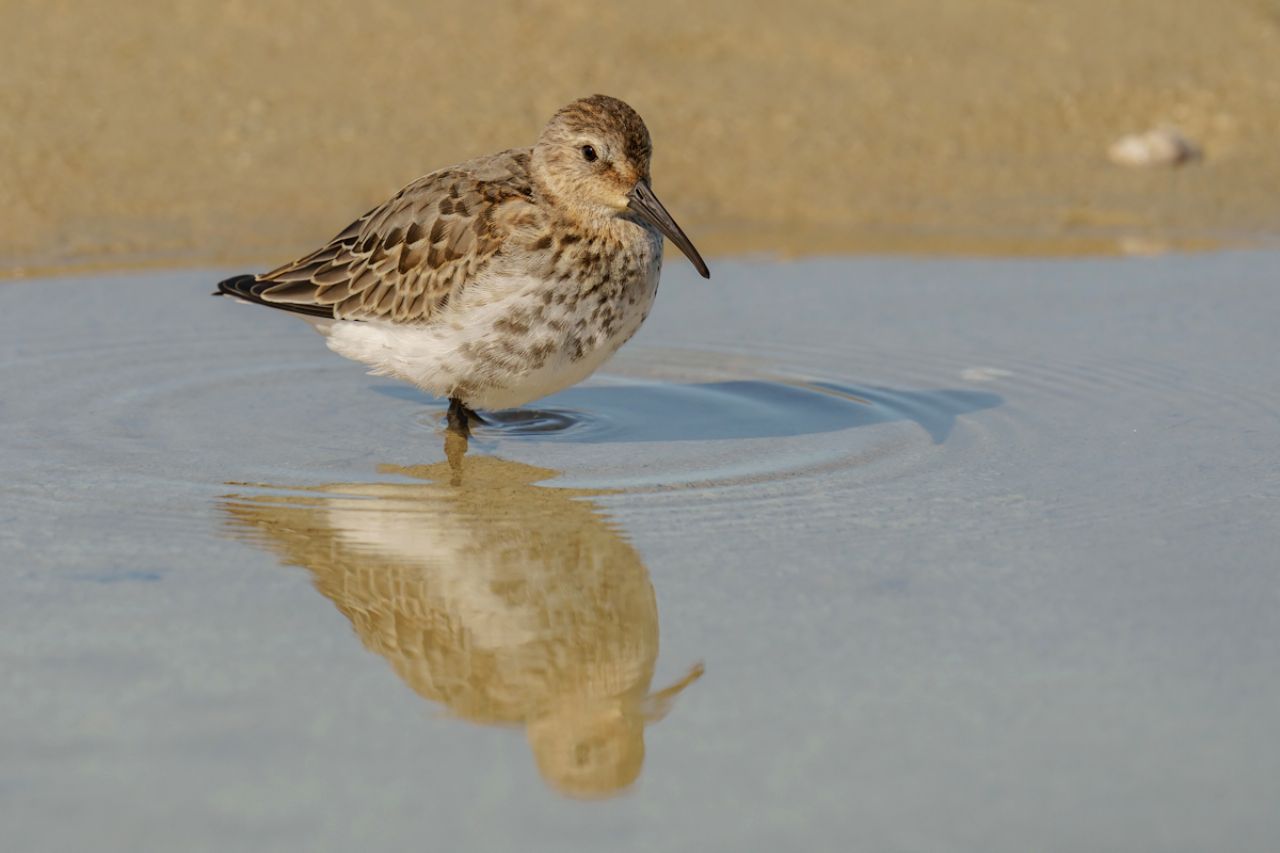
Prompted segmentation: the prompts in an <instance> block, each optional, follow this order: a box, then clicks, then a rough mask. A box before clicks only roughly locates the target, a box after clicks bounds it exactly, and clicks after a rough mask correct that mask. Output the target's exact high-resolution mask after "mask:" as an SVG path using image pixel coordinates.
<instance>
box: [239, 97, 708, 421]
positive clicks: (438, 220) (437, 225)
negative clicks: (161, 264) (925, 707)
mask: <svg viewBox="0 0 1280 853" xmlns="http://www.w3.org/2000/svg"><path fill="white" fill-rule="evenodd" d="M651 150H652V149H651V145H650V141H649V131H648V129H647V128H646V127H645V125H644V122H643V121H642V120H641V118H640V116H639V115H638V114H637V113H636V111H635V110H633V109H632V108H631V107H629V106H628V105H627V104H625V103H623V102H622V101H620V100H618V99H616V98H610V97H607V96H605V95H594V96H592V97H590V98H583V99H581V100H578V101H574V102H573V103H571V104H569V105H568V106H566V107H564V108H563V109H561V110H560V111H559V112H557V113H556V114H555V116H553V117H552V119H551V121H550V122H549V123H548V124H547V126H546V128H545V129H544V130H543V131H542V134H541V136H539V138H538V141H537V143H535V144H534V146H533V147H532V148H513V149H511V150H508V151H502V152H500V153H497V154H491V155H489V156H487V157H480V158H477V159H475V160H469V161H467V162H465V163H461V164H459V165H457V166H452V167H450V168H447V169H441V170H440V171H438V172H432V173H431V174H429V175H426V176H424V177H421V178H418V179H417V180H416V181H414V182H413V183H411V184H409V185H408V186H406V187H405V188H404V189H402V190H401V191H400V192H398V193H396V194H395V195H394V196H392V198H391V199H390V200H388V201H386V202H384V203H383V204H380V205H378V206H377V207H375V208H374V209H373V210H370V211H369V212H368V213H366V214H365V215H364V216H361V217H360V218H359V219H357V220H356V221H355V222H353V223H351V225H349V226H347V228H345V229H344V230H343V231H342V232H341V233H340V234H338V235H337V236H336V237H334V238H333V239H332V240H330V241H329V242H328V243H327V244H326V245H325V246H323V247H322V248H320V249H317V250H316V251H314V252H312V253H311V254H309V255H306V256H305V257H302V258H300V259H298V260H296V261H294V262H292V263H289V264H285V265H284V266H282V267H279V268H277V269H274V270H272V271H271V272H268V273H264V274H262V275H240V276H235V277H233V278H229V279H227V280H226V281H224V282H222V283H220V284H219V285H218V290H219V292H220V293H223V294H227V295H230V296H235V297H239V298H240V299H243V300H247V301H249V302H254V303H257V304H261V305H267V306H270V307H273V308H281V309H284V310H287V311H292V312H296V313H298V314H300V315H303V316H304V317H306V318H307V319H308V320H310V321H311V322H312V323H313V325H315V326H316V327H317V328H318V329H319V330H320V331H321V332H322V333H323V334H324V335H325V336H326V339H327V342H328V345H329V348H330V349H332V350H333V351H334V352H337V353H339V354H340V355H343V356H346V357H347V358H350V359H354V360H355V361H359V362H362V363H363V364H366V365H368V366H369V367H370V368H372V369H371V371H370V372H371V373H374V374H377V375H385V376H395V377H398V378H400V379H404V380H407V381H409V382H412V383H413V384H414V385H417V386H418V387H420V388H422V389H423V390H425V391H427V392H429V393H431V394H434V395H436V396H438V397H447V398H448V399H449V425H450V427H451V428H453V429H454V430H456V431H458V432H461V433H462V434H464V435H465V434H467V432H468V431H469V423H470V422H471V421H472V420H473V419H478V416H477V415H476V413H475V411H474V410H475V409H506V408H511V407H515V406H520V405H523V404H525V403H527V402H529V401H530V400H535V399H537V398H539V397H543V396H546V395H548V394H551V393H554V392H556V391H559V390H561V389H563V388H567V387H569V386H570V385H573V384H575V383H577V382H580V381H582V380H583V379H585V378H587V377H588V376H590V375H591V374H592V373H593V372H594V371H595V370H596V369H597V368H598V367H600V365H602V364H603V363H604V362H605V361H606V360H608V359H609V357H610V356H612V355H613V354H614V353H615V352H617V351H618V348H619V347H621V346H622V345H623V344H624V343H626V342H627V341H628V340H629V339H630V338H631V336H632V335H634V334H635V333H636V330H637V329H639V328H640V324H641V323H643V322H644V319H645V318H646V317H647V316H648V314H649V309H650V307H652V305H653V299H654V295H655V294H656V293H657V290H658V277H659V274H660V271H661V268H662V236H663V235H664V234H665V235H666V236H667V237H668V238H670V240H671V241H672V242H673V243H675V244H676V245H677V246H678V247H680V250H681V251H683V252H684V254H685V255H686V256H687V257H688V258H689V260H691V261H692V262H693V264H694V266H695V267H697V269H698V272H699V273H701V274H702V276H703V277H704V278H710V273H709V272H708V270H707V265H706V264H705V263H704V262H703V260H702V257H701V256H700V255H699V254H698V250H697V249H695V248H694V246H693V244H692V243H691V242H690V241H689V238H688V237H686V236H685V234H684V232H683V231H682V230H680V226H679V225H677V224H676V222H675V220H674V219H672V218H671V215H670V214H669V213H667V211H666V209H665V208H664V207H663V206H662V203H661V202H659V201H658V198H657V196H655V195H654V193H653V187H652V186H651V184H650V177H649V158H650V153H651Z"/></svg>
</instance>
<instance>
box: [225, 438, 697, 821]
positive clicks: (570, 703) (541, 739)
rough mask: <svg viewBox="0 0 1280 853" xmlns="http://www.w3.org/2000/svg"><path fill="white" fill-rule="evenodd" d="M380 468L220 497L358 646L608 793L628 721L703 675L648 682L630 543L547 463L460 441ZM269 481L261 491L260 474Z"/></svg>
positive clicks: (642, 585)
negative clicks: (383, 476)
mask: <svg viewBox="0 0 1280 853" xmlns="http://www.w3.org/2000/svg"><path fill="white" fill-rule="evenodd" d="M446 455H447V457H448V459H447V461H445V462H441V463H438V464H435V465H423V466H410V467H400V466H394V465H386V466H382V467H381V468H380V470H381V471H382V472H383V473H391V474H397V475H403V476H405V477H407V478H411V479H412V480H413V482H404V483H367V484H343V485H329V486H322V487H316V488H305V489H290V490H284V491H286V492H287V493H286V494H274V495H263V494H255V495H250V496H244V495H236V496H231V497H228V498H227V499H226V500H225V501H224V502H223V508H224V510H225V512H226V513H227V515H228V518H229V519H230V521H231V524H232V526H233V527H234V528H235V529H236V530H237V531H239V532H240V533H241V534H242V535H244V536H246V537H247V538H249V539H251V540H253V541H255V542H257V543H259V544H262V545H265V546H266V547H268V548H270V549H271V550H273V551H274V552H276V554H277V555H278V556H279V557H280V559H281V561H282V562H284V563H286V564H290V565H297V566H302V567H303V568H305V569H307V570H308V571H309V572H310V573H311V575H312V580H313V582H314V583H315V587H316V589H318V590H319V591H320V592H321V593H323V594H324V595H325V597H327V598H328V599H329V600H330V601H332V602H333V603H334V605H335V606H336V607H337V608H338V609H339V610H340V611H341V612H342V613H343V614H344V615H345V616H346V617H347V618H348V619H350V620H351V625H352V627H353V628H355V631H356V634H357V635H359V637H360V639H361V641H362V642H363V643H364V645H365V647H366V648H367V649H369V650H370V651H373V652H377V653H378V654H380V655H382V656H383V657H384V658H386V660H387V662H388V663H389V664H391V668H392V669H393V670H395V672H396V674H397V675H399V676H400V678H401V679H403V680H404V682H405V683H406V684H407V685H409V687H411V688H412V689H413V690H414V691H416V692H417V693H418V694H420V695H421V696H423V697H424V698H426V699H428V700H430V701H432V702H438V703H440V704H442V705H444V706H445V707H446V708H447V709H448V710H449V711H450V712H451V713H452V714H453V715H456V716H457V717H460V718H462V719H465V720H469V721H471V722H475V723H484V724H491V725H521V726H523V727H524V730H525V734H526V737H527V739H528V743H529V746H530V748H531V749H532V752H533V755H534V758H535V760H536V762H537V766H538V769H539V771H540V772H541V774H542V776H543V778H544V779H545V780H546V781H547V782H548V783H549V784H550V785H552V786H553V787H554V788H556V789H557V790H559V791H561V792H562V793H565V794H568V795H571V796H579V797H599V796H608V795H610V794H614V793H618V792H620V791H622V790H624V789H625V788H626V787H628V786H629V785H631V784H632V783H633V782H634V781H635V780H636V779H637V778H638V776H639V774H640V770H641V767H642V765H643V762H644V751H645V747H644V729H645V726H646V725H648V724H649V723H652V722H656V721H658V720H660V719H662V717H663V716H665V715H666V713H667V711H668V710H669V709H670V706H671V703H672V701H673V700H674V699H675V698H676V696H677V695H678V694H679V693H680V691H682V690H683V689H684V688H685V687H686V686H688V685H689V684H690V683H692V682H693V681H695V680H696V679H697V678H698V677H699V676H700V675H701V674H702V667H701V664H699V665H696V666H694V667H693V668H692V669H691V670H690V671H689V673H688V674H687V675H686V676H685V677H684V678H682V679H681V680H680V681H678V682H677V683H675V684H673V685H671V686H670V687H667V688H665V689H662V690H658V691H656V692H650V690H649V686H650V682H651V680H652V678H653V669H654V662H655V660H656V658H657V655H658V610H657V604H656V602H655V600H654V594H653V586H652V585H651V584H650V582H649V573H648V571H647V570H646V569H645V567H644V565H643V564H642V563H641V562H640V557H639V555H638V554H637V553H636V551H635V549H634V548H632V547H631V545H629V544H628V543H627V542H626V541H625V540H624V539H623V537H622V535H621V534H620V533H619V531H618V530H617V529H616V528H615V527H614V526H613V524H612V523H611V522H610V521H608V520H607V519H606V518H605V517H604V515H603V514H602V513H601V510H600V509H599V507H597V506H596V505H595V504H593V503H592V502H591V501H590V500H589V498H590V497H591V496H592V495H598V494H600V493H599V492H588V491H583V490H571V489H561V488H549V487H545V486H539V485H537V483H539V482H541V481H543V480H547V479H549V478H551V477H554V476H555V475H556V474H557V472H555V471H551V470H547V469H543V468H535V467H532V466H529V465H523V464H520V463H516V462H509V461H505V460H502V459H496V458H493V457H488V456H470V457H468V456H467V455H466V439H465V438H463V437H462V436H460V435H456V434H454V433H450V434H449V435H448V437H447V439H446ZM271 488H274V487H271Z"/></svg>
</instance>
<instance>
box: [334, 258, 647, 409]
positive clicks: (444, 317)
mask: <svg viewBox="0 0 1280 853" xmlns="http://www.w3.org/2000/svg"><path fill="white" fill-rule="evenodd" d="M657 279H658V270H657V268H656V265H655V268H654V269H653V270H652V272H651V273H650V275H648V276H647V277H646V280H645V281H643V282H637V283H636V287H635V288H634V290H632V291H631V292H629V293H627V294H624V297H623V298H619V299H615V300H612V301H611V302H610V303H609V305H608V306H607V307H608V308H609V309H610V312H611V313H612V316H613V321H612V323H610V324H608V325H607V326H606V325H602V324H601V322H600V320H599V318H600V316H601V312H600V311H598V309H599V307H600V304H599V302H597V301H589V300H585V299H578V300H576V301H575V300H574V299H567V300H565V301H564V302H562V303H547V302H546V300H545V299H544V298H543V296H544V294H545V293H546V291H547V288H548V286H549V285H548V284H547V282H544V281H539V280H532V279H523V280H517V279H512V278H506V279H504V280H502V281H495V282H493V283H491V284H490V285H489V286H488V287H486V288H476V290H475V291H474V295H473V296H472V298H471V299H470V300H468V301H462V302H460V303H459V304H458V305H456V306H455V305H451V306H450V307H449V309H448V310H447V311H445V312H443V313H442V314H441V316H440V317H439V318H433V320H432V321H431V322H429V323H420V324H402V323H391V322H385V321H345V320H344V321H336V322H334V323H332V324H328V325H327V327H322V328H321V330H322V331H323V332H324V333H325V334H326V335H327V338H328V344H329V348H330V349H332V350H333V351H334V352H336V353H338V354H340V355H343V356H346V357H347V358H350V359H353V360H355V361H358V362H361V363H363V364H367V365H369V367H370V368H371V370H370V373H373V374H375V375H383V376H395V377H397V378H400V379H403V380H405V381H408V382H412V383H413V384H414V385H417V386H418V387H420V388H422V389H423V390H425V391H427V392H428V393H431V394H434V395H435V396H438V397H455V396H456V397H459V398H460V399H462V401H463V402H464V403H466V405H468V406H470V407H471V408H476V409H506V408H511V407H514V406H521V405H524V404H525V403H527V402H529V401H530V400H536V399H538V398H539V397H545V396H547V395H549V394H553V393H555V392H557V391H560V390H563V389H565V388H568V387H569V386H570V385H574V384H575V383H578V382H581V381H582V380H584V379H586V378H587V377H588V376H590V375H591V374H592V373H594V372H595V371H596V370H597V369H598V368H599V367H600V366H601V365H602V364H604V363H605V362H606V361H608V360H609V358H610V357H612V356H613V354H614V353H616V352H617V351H618V348H619V347H621V346H622V345H623V344H624V343H626V342H627V340H629V339H630V338H631V336H632V335H634V334H635V332H636V330H637V329H639V328H640V324H641V323H642V322H643V321H644V318H645V317H646V316H648V313H649V308H650V306H651V305H652V303H653V297H654V294H655V293H656V291H657ZM561 286H562V287H565V288H566V289H568V288H571V287H573V285H568V284H565V285H561ZM566 292H571V291H568V290H566ZM571 295H573V294H572V293H571Z"/></svg>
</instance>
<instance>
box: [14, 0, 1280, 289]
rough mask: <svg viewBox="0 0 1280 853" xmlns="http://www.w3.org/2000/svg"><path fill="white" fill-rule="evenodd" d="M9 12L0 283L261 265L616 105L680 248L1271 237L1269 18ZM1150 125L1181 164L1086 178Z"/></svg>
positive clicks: (998, 13)
mask: <svg viewBox="0 0 1280 853" xmlns="http://www.w3.org/2000/svg"><path fill="white" fill-rule="evenodd" d="M106 8H107V7H105V6H102V5H100V4H94V3H77V2H58V3H36V2H21V0H15V2H8V3H5V4H3V5H2V6H0V31H3V32H6V33H10V34H12V36H13V37H12V38H10V39H9V42H8V44H7V45H6V58H5V62H4V63H3V64H2V65H0V82H2V83H3V85H0V114H3V116H4V119H5V120H4V121H3V122H2V123H0V209H2V210H3V211H4V214H3V221H4V228H3V229H0V273H4V274H7V275H20V274H23V273H24V272H25V273H28V274H31V273H36V272H40V271H49V270H65V269H71V268H80V267H94V266H98V267H100V266H114V267H137V266H143V265H146V266H173V265H175V264H192V263H244V264H258V265H261V264H269V263H273V262H277V261H281V260H283V259H285V258H286V257H288V256H293V255H294V254H295V253H297V252H300V251H302V250H305V249H308V248H311V247H313V246H314V245H315V244H316V243H317V242H318V241H321V240H324V239H327V238H328V237H329V236H331V235H332V234H333V233H335V232H336V231H337V230H338V229H340V228H341V227H343V226H344V225H345V224H346V223H347V222H348V221H350V220H351V219H352V218H353V217H354V216H355V215H358V214H359V213H360V212H362V211H363V210H365V209H367V208H368V207H369V206H370V205H371V204H373V203H376V202H378V201H380V200H382V199H383V198H385V197H387V196H388V195H389V194H390V193H392V192H394V191H395V190H396V189H398V188H399V187H400V186H402V185H403V184H405V183H407V182H408V181H409V180H411V179H412V178H414V177H416V176H417V175H419V174H423V173H425V172H428V171H431V170H432V169H435V168H438V167H441V166H445V165H448V164H451V163H454V162H457V161H459V160H462V159H465V158H467V157H469V156H473V155H476V154H481V153H487V152H489V151H494V150H498V149H502V148H507V147H512V146H521V145H527V144H530V143H531V142H532V141H533V139H534V137H535V136H536V134H537V133H538V131H539V129H540V128H541V126H542V124H543V123H544V122H545V121H546V119H547V117H548V116H549V115H550V114H551V112H552V111H554V110H555V109H556V108H557V107H558V106H560V105H561V104H563V103H565V102H567V101H569V100H571V99H572V98H575V97H578V96H580V95H583V94H588V93H591V92H594V91H600V92H606V93H610V94H614V95H617V96H619V97H622V98H624V99H626V100H628V101H630V102H631V103H632V104H633V105H634V106H636V107H637V108H638V109H639V110H640V112H641V113H642V115H644V117H645V118H646V120H647V122H648V124H649V126H650V128H651V130H652V132H653V135H654V137H655V140H656V161H655V175H656V185H657V186H658V188H659V189H660V191H661V192H662V194H663V196H664V198H665V199H666V200H667V202H668V204H669V205H670V206H671V208H672V209H673V211H675V212H677V213H678V215H679V217H680V218H681V220H682V221H683V222H685V224H686V225H687V226H688V227H689V229H690V230H691V232H693V233H694V234H695V235H696V236H697V238H698V241H699V243H700V245H702V246H703V247H704V248H705V249H707V250H708V251H710V252H712V253H714V254H724V253H734V254H740V253H742V252H767V253H783V254H807V253H829V252H848V251H859V252H931V253H960V254H972V253H983V254H1043V253H1053V254H1059V253H1113V252H1125V253H1131V252H1152V251H1161V250H1164V249H1167V248H1170V247H1206V246H1214V245H1224V244H1225V245H1233V244H1241V243H1246V244H1247V243H1250V242H1255V241H1259V240H1263V241H1265V240H1267V239H1269V238H1271V237H1273V236H1274V235H1275V234H1276V233H1277V232H1280V194H1277V193H1276V192H1275V187H1277V186H1280V154H1278V153H1277V151H1280V146H1278V145H1277V144H1276V140H1277V139H1280V74H1277V73H1276V67H1277V66H1276V56H1277V53H1278V51H1280V7H1277V5H1276V4H1275V3H1274V2H1268V0H1230V2H1221V3H1204V2H1198V0H1180V1H1179V2H1167V0H1129V2H1125V3H1112V2H1106V0H1080V2H1073V3H1036V2H1026V0H999V1H998V2H989V3H982V4H971V3H964V2H949V1H948V0H903V1H902V2H893V3H889V2H877V3H858V4H844V3H835V2H827V3H821V2H810V1H807V0H802V2H796V3H790V4H787V5H786V6H785V8H780V7H779V6H778V5H777V4H774V3H762V2H730V0H712V2H706V3H698V4H689V3H674V2H665V0H664V1H663V2H652V3H646V4H644V7H643V10H642V11H638V10H637V7H635V6H634V5H631V4H621V3H617V4H612V3H597V4H590V5H588V4H578V3H573V2H559V1H558V0H553V2H539V3H516V2H495V3H491V4H486V6H485V8H484V11H483V13H481V12H480V11H478V10H477V9H475V8H474V7H470V6H466V5H457V4H433V3H416V2H408V0H396V2H388V0H375V2H369V3H362V4H359V5H358V6H353V5H351V4H344V3H337V2H315V3H311V2H308V3H303V2H298V0H289V2H278V3H270V4H254V3H248V2H236V0H228V2H207V3H188V4H180V5H177V6H173V5H172V4H166V3H159V2H155V0H144V2H138V3H131V4H127V5H115V6H112V7H111V8H110V13H109V14H107V12H106ZM1161 124H1172V125H1176V126H1177V127H1179V128H1180V129H1181V130H1182V131H1183V132H1184V133H1186V134H1187V135H1188V136H1189V137H1190V138H1191V139H1193V140H1194V141H1195V143H1196V144H1197V145H1198V146H1199V147H1200V148H1201V149H1202V151H1203V154H1204V156H1203V158H1202V159H1200V160H1199V161H1197V162H1195V163H1193V164H1190V165H1187V166H1184V167H1182V168H1178V169H1153V170H1134V169H1125V168H1122V167H1119V166H1116V165H1113V164H1112V163H1110V162H1109V161H1108V159H1107V155H1106V152H1107V148H1108V146H1109V145H1110V144H1111V143H1112V142H1113V141H1115V140H1116V139H1117V138H1118V137H1120V136H1122V135H1123V134H1126V133H1133V132H1140V131H1143V130H1146V129H1148V128H1150V127H1153V126H1157V125H1161Z"/></svg>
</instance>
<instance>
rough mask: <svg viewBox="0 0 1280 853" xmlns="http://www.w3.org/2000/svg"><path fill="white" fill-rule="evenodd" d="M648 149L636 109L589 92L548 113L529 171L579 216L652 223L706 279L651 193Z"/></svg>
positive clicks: (696, 258)
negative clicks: (627, 219)
mask: <svg viewBox="0 0 1280 853" xmlns="http://www.w3.org/2000/svg"><path fill="white" fill-rule="evenodd" d="M652 153H653V146H652V143H651V142H650V140H649V130H648V128H646V127H645V126H644V121H643V120H642V119H641V118H640V116H639V114H638V113H637V112H636V111H635V110H633V109H632V108H631V107H630V106H628V105H627V104H625V103H623V102H622V101H620V100H618V99H617V98H611V97H609V96H608V95H592V96H591V97H589V98H581V99H579V100H577V101H574V102H573V103H571V104H569V105H568V106H566V107H564V108H562V109H561V110H560V111H559V112H557V113H556V114H555V115H554V116H552V118H551V121H550V122H548V123H547V126H546V128H545V129H544V130H543V131H542V135H541V136H540V137H538V142H537V144H536V145H535V146H534V147H533V175H534V178H535V180H537V181H538V182H539V183H540V184H541V185H542V186H543V187H544V188H545V189H546V190H548V191H549V192H550V193H551V195H553V196H554V197H555V198H556V199H557V200H558V201H559V202H560V203H561V204H562V205H564V207H565V209H566V210H567V211H570V212H572V213H575V214H576V215H577V216H579V217H580V218H581V219H584V220H587V221H592V220H600V219H607V218H612V217H624V218H631V219H638V220H641V221H643V222H647V223H649V224H650V225H653V226H654V227H655V228H657V229H658V230H659V231H661V232H662V233H663V234H665V235H666V236H667V237H668V238H669V239H670V240H671V242H673V243H675V244H676V246H678V247H679V248H680V251H682V252H684V254H685V256H686V257H687V258H688V259H689V260H690V261H692V262H693V265H694V266H695V267H697V269H698V272H699V273H700V274H701V275H702V277H703V278H710V277H711V273H710V272H709V271H708V270H707V265H706V263H704V262H703V260H702V256H701V255H699V254H698V250H697V249H696V248H694V246H693V243H692V242H691V241H690V240H689V238H688V237H687V236H685V233H684V231H682V230H681V229H680V226H679V225H677V224H676V221H675V220H674V219H672V218H671V214H669V213H667V210H666V208H665V207H663V206H662V203H661V202H660V201H658V197H657V196H656V195H654V194H653V187H652V185H651V184H650V179H649V159H650V157H651V156H652Z"/></svg>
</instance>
